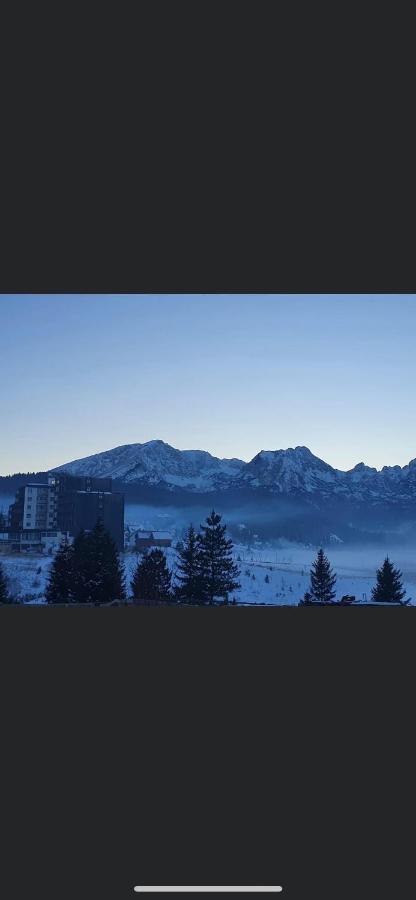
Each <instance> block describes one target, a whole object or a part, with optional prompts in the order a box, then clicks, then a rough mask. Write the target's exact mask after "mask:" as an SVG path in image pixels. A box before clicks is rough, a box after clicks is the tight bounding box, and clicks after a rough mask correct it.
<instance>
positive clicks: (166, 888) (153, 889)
mask: <svg viewBox="0 0 416 900" xmlns="http://www.w3.org/2000/svg"><path fill="white" fill-rule="evenodd" d="M134 890H135V891H137V893H138V894H193V893H195V894H279V893H280V892H281V891H282V890H283V888H282V887H281V886H280V885H276V886H275V887H265V886H264V885H260V887H254V886H252V885H246V886H245V887H244V886H241V885H240V886H236V885H225V886H224V885H223V886H222V887H221V886H218V885H217V886H214V885H208V886H206V885H205V886H204V885H197V886H196V887H195V886H194V887H191V886H190V885H185V886H182V887H181V886H180V885H177V884H174V885H166V884H164V885H159V886H158V885H154V884H152V885H147V886H146V885H141V884H138V885H136V887H135V888H134Z"/></svg>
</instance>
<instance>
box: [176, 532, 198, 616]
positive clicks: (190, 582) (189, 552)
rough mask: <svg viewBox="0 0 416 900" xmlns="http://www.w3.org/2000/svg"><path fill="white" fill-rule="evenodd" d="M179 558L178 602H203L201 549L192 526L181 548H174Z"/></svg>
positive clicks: (177, 575)
mask: <svg viewBox="0 0 416 900" xmlns="http://www.w3.org/2000/svg"><path fill="white" fill-rule="evenodd" d="M176 551H177V554H178V556H179V562H178V566H177V574H176V578H177V580H178V582H179V584H178V585H177V587H176V590H175V593H176V596H177V598H178V600H184V601H186V602H188V603H202V602H203V596H204V592H203V579H202V573H201V547H200V541H199V539H198V535H197V533H196V531H195V528H194V526H193V525H190V526H189V528H188V530H187V532H186V534H185V538H184V540H183V541H182V542H181V546H179V545H177V547H176Z"/></svg>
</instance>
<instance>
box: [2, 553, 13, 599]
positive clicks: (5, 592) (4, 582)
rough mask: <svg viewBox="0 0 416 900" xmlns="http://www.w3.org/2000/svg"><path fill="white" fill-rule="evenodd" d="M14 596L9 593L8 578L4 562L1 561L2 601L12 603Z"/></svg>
mask: <svg viewBox="0 0 416 900" xmlns="http://www.w3.org/2000/svg"><path fill="white" fill-rule="evenodd" d="M11 602H12V598H11V597H10V594H9V587H8V583H7V578H6V575H5V572H4V569H3V566H2V564H1V563H0V603H11Z"/></svg>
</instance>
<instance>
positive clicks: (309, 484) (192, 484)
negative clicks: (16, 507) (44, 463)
mask: <svg viewBox="0 0 416 900" xmlns="http://www.w3.org/2000/svg"><path fill="white" fill-rule="evenodd" d="M55 471H66V472H69V473H72V474H77V475H91V476H95V477H100V476H101V477H104V476H110V477H112V478H117V479H120V480H122V481H124V482H125V483H127V484H129V483H130V484H143V485H155V486H156V485H159V486H163V485H164V486H165V487H166V488H167V489H169V490H171V491H175V489H185V490H187V491H193V492H196V493H204V492H207V491H214V490H227V489H230V488H240V489H242V488H246V489H247V488H249V489H252V490H253V491H255V490H256V489H261V490H266V491H268V492H269V493H271V494H297V495H299V494H301V495H302V494H303V495H307V496H310V497H314V496H315V497H316V496H317V497H322V498H324V499H328V498H331V497H333V498H337V497H340V498H341V497H345V498H347V499H353V500H357V501H364V500H365V501H368V502H370V503H377V502H380V501H393V502H394V501H397V500H400V501H409V500H413V501H414V500H416V459H413V460H411V461H410V462H409V464H408V465H407V466H403V468H401V467H400V466H384V467H383V469H382V470H381V471H378V470H377V469H375V468H372V467H370V466H366V465H365V464H364V463H363V462H361V463H358V464H357V465H356V466H354V468H353V469H350V470H349V471H347V472H344V471H341V470H339V469H335V468H333V467H332V466H330V465H329V464H328V463H326V462H324V461H323V460H322V459H319V457H317V456H314V454H313V453H311V451H310V450H309V449H308V448H307V447H295V448H293V447H289V448H288V449H287V450H261V451H260V453H258V454H257V455H256V456H255V457H254V459H252V460H251V462H248V463H246V462H243V460H240V459H219V458H217V457H216V456H212V455H211V454H210V453H207V452H206V451H204V450H176V449H175V448H174V447H171V446H170V445H169V444H166V443H165V442H164V441H160V440H154V441H148V442H147V443H144V444H126V445H124V446H121V447H115V448H114V449H113V450H107V451H105V452H103V453H96V454H94V455H93V456H87V457H85V458H83V459H78V460H74V461H73V462H69V463H66V464H64V465H62V466H58V468H57V469H55Z"/></svg>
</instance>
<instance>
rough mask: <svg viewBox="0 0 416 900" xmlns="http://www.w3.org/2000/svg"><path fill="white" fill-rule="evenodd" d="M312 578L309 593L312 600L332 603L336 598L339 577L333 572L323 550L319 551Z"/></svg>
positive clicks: (313, 566)
mask: <svg viewBox="0 0 416 900" xmlns="http://www.w3.org/2000/svg"><path fill="white" fill-rule="evenodd" d="M310 576H311V583H310V587H309V593H310V595H311V598H312V600H313V601H315V602H316V601H319V602H321V603H330V602H331V600H333V599H334V597H335V591H334V587H335V584H336V580H337V576H336V575H335V573H334V572H333V571H332V569H331V566H330V564H329V560H328V558H327V557H326V556H325V553H324V551H323V550H322V549H321V550H318V555H317V557H316V559H315V562H314V563H313V564H312V569H311V572H310Z"/></svg>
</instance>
